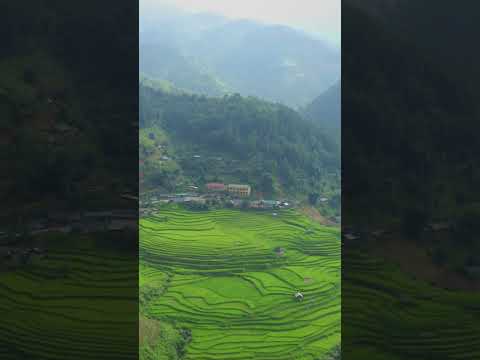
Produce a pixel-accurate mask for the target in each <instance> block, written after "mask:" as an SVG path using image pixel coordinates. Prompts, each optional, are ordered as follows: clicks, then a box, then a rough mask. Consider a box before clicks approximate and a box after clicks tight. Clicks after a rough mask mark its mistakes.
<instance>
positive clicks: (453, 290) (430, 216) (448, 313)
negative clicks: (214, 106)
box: [342, 0, 480, 360]
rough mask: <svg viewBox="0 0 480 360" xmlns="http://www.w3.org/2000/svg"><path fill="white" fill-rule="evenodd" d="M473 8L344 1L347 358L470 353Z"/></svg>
mask: <svg viewBox="0 0 480 360" xmlns="http://www.w3.org/2000/svg"><path fill="white" fill-rule="evenodd" d="M479 10H480V4H479V3H478V2H475V1H462V2H460V3H452V2H451V1H445V0H437V1H413V0H401V1H380V0H361V1H360V0H344V1H343V3H342V39H343V41H342V70H343V72H342V179H343V180H342V181H343V183H342V213H343V223H342V233H343V252H342V346H343V349H342V350H343V358H344V359H348V360H350V359H410V360H414V359H418V360H420V359H436V360H439V359H449V360H450V359H477V358H480V336H479V334H480V331H479V330H480V327H479V326H480V325H479V324H480V321H479V320H480V306H479V304H480V301H479V300H480V292H479V291H480V256H479V254H480V240H479V237H478V232H477V226H478V224H479V223H480V222H479V220H480V196H479V193H478V184H479V183H480V181H479V180H480V171H479V169H480V167H479V166H478V165H479V159H480V157H479V153H480V147H479V142H478V141H477V140H476V137H477V134H478V132H479V130H480V129H479V124H480V123H479V121H478V120H479V106H478V101H477V99H476V97H477V93H478V89H477V88H478V84H479V80H480V72H479V70H478V65H477V64H478V63H479V60H480V51H479V48H478V46H476V45H475V43H476V39H477V36H478V33H479V31H478V30H479V26H480V25H479V23H478V21H476V18H477V17H478V14H479Z"/></svg>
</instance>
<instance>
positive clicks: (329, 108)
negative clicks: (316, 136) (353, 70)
mask: <svg viewBox="0 0 480 360" xmlns="http://www.w3.org/2000/svg"><path fill="white" fill-rule="evenodd" d="M303 113H304V115H305V117H306V118H307V119H308V120H310V121H313V122H315V123H316V124H318V125H319V126H320V127H322V128H324V129H328V130H334V131H335V132H337V133H339V132H340V128H341V87H340V81H338V82H337V83H335V84H334V85H333V86H332V87H330V88H329V89H328V90H327V91H325V92H324V93H323V94H321V95H320V96H318V97H317V98H316V99H315V100H313V101H312V102H311V103H310V104H309V105H308V106H307V107H306V108H305V109H304V111H303Z"/></svg>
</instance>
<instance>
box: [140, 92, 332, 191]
mask: <svg viewBox="0 0 480 360" xmlns="http://www.w3.org/2000/svg"><path fill="white" fill-rule="evenodd" d="M140 102H141V105H140V108H141V109H142V111H141V114H140V115H141V116H140V125H141V128H142V129H141V133H143V137H141V152H140V158H141V159H142V160H147V161H146V163H145V164H144V166H145V169H147V172H146V173H145V176H146V177H148V175H150V176H153V179H157V180H152V178H147V179H146V180H149V181H153V182H157V183H156V184H155V185H160V186H163V187H165V188H167V189H170V190H173V188H174V187H175V183H178V178H177V177H176V176H173V177H172V174H171V173H172V172H174V173H175V174H176V175H178V176H181V175H182V176H186V177H187V178H189V179H190V180H191V181H193V182H194V183H195V184H197V185H200V184H204V183H205V182H207V181H234V180H236V181H243V182H248V183H250V184H252V185H253V187H254V189H255V191H256V192H258V193H262V194H265V195H267V194H268V195H272V194H278V195H280V194H291V195H294V194H299V195H303V196H306V195H307V194H309V193H310V192H322V193H327V194H330V195H336V196H339V166H340V163H339V161H340V158H339V149H338V146H337V145H336V144H335V143H334V142H333V141H332V140H331V139H330V138H329V136H327V135H325V134H324V133H323V132H322V131H321V130H320V129H318V128H317V127H316V126H314V125H312V124H310V123H308V122H307V121H305V120H303V119H302V118H301V116H300V115H299V114H298V113H296V112H295V111H293V110H291V109H289V108H288V107H286V106H283V105H278V104H272V103H268V102H265V101H261V100H259V99H256V98H251V97H250V98H245V97H241V96H240V95H231V96H225V97H223V98H207V97H204V96H198V95H186V94H184V95H178V94H169V93H165V92H164V91H161V90H155V89H152V88H151V87H148V86H143V85H142V86H141V87H140ZM160 132H161V133H160ZM160 138H162V140H161V141H158V140H159V139H160ZM142 139H143V140H142ZM149 141H150V145H149ZM152 141H153V143H152ZM155 141H156V142H155ZM160 151H161V152H162V154H160ZM152 155H154V156H156V157H157V158H158V157H160V159H161V158H162V156H163V159H164V161H163V163H162V162H160V165H158V168H159V169H158V171H162V172H163V175H162V176H154V175H153V174H154V173H155V172H156V171H155V170H154V169H153V168H152V166H153V164H152V163H151V162H149V160H151V161H153V160H152V159H153V158H152ZM173 162H175V165H173ZM167 164H170V165H169V168H170V170H166V166H167ZM160 169H162V170H160ZM167 173H169V174H167ZM147 182H148V181H147ZM158 182H159V183H158ZM152 185H154V184H152Z"/></svg>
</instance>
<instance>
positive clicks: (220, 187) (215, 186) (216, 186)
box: [206, 183, 226, 191]
mask: <svg viewBox="0 0 480 360" xmlns="http://www.w3.org/2000/svg"><path fill="white" fill-rule="evenodd" d="M206 188H207V190H208V191H225V189H226V186H225V184H222V183H208V184H207V185H206Z"/></svg>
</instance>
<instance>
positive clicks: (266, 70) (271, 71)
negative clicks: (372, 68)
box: [140, 11, 340, 107]
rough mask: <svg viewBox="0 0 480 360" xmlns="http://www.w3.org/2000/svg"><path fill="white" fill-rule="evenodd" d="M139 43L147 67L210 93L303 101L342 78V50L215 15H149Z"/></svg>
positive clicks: (182, 85)
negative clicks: (235, 93) (153, 18)
mask: <svg viewBox="0 0 480 360" xmlns="http://www.w3.org/2000/svg"><path fill="white" fill-rule="evenodd" d="M145 16H147V15H145ZM150 16H151V17H153V15H150ZM140 46H141V50H140V54H141V58H140V71H141V72H143V73H145V74H146V75H147V76H150V77H155V78H164V79H166V80H169V81H171V82H173V84H174V85H175V86H177V87H179V88H182V89H185V90H187V91H191V92H198V93H201V94H206V95H219V94H221V93H226V92H228V93H233V92H239V93H241V94H242V95H246V96H248V95H252V96H257V97H260V98H263V99H266V100H270V101H275V102H281V103H284V104H286V105H289V106H291V107H300V106H305V105H306V104H308V103H309V102H311V101H312V100H313V99H314V98H315V96H317V95H318V94H319V93H322V92H323V91H325V90H327V89H328V88H329V87H330V86H331V85H332V84H334V83H335V81H336V80H337V79H338V78H339V77H340V53H339V50H337V49H334V48H332V47H330V46H329V45H327V44H326V43H324V42H323V41H321V40H319V39H317V38H315V37H312V36H310V35H309V34H307V33H304V32H302V31H298V30H295V29H292V28H289V27H286V26H279V25H266V24H261V23H257V22H254V21H249V20H229V19H226V18H222V17H220V16H216V15H211V14H187V13H182V12H179V11H176V12H174V13H173V15H172V14H170V16H168V17H167V16H165V17H163V18H160V19H159V20H158V21H156V22H154V21H146V22H145V24H144V25H143V26H142V29H141V33H140ZM202 84H203V85H202Z"/></svg>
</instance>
